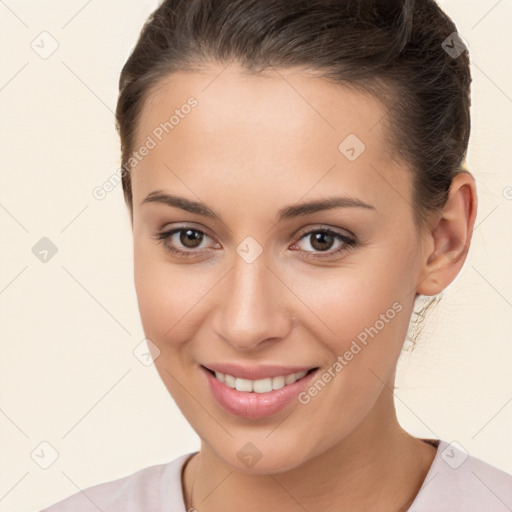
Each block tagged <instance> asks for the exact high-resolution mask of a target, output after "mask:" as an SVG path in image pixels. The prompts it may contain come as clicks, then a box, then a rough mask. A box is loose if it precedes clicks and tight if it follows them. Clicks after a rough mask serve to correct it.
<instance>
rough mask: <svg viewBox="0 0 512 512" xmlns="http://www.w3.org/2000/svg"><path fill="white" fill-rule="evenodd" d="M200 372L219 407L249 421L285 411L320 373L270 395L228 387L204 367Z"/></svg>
mask: <svg viewBox="0 0 512 512" xmlns="http://www.w3.org/2000/svg"><path fill="white" fill-rule="evenodd" d="M200 370H201V373H202V374H203V375H204V376H205V379H206V380H207V383H208V385H209V388H210V390H211V392H212V395H213V396H214V397H215V399H216V400H217V402H218V403H219V405H220V406H221V407H223V408H224V410H226V411H227V412H229V413H231V414H234V415H235V416H239V417H242V418H248V419H260V418H266V417H268V416H272V415H273V414H276V413H277V412H279V411H281V410H282V409H284V408H285V407H286V406H287V405H289V404H290V403H291V402H293V401H294V400H296V399H297V397H298V395H299V393H300V392H301V391H303V390H304V389H305V388H306V387H307V386H308V385H309V383H310V382H311V380H312V379H313V378H314V376H315V375H316V374H317V372H318V369H317V370H315V371H312V372H311V373H308V374H307V375H305V376H304V377H302V379H299V380H297V381H295V382H294V383H293V384H289V385H287V386H285V387H283V388H281V389H276V390H273V391H270V392H268V393H254V392H253V393H247V392H243V391H237V390H236V389H233V388H230V387H229V386H226V385H225V384H223V383H222V382H220V381H219V380H217V379H216V378H215V376H214V375H212V374H211V373H210V372H209V371H208V370H207V369H206V368H204V367H203V366H200ZM291 373H295V372H291ZM228 374H229V373H228ZM230 375H232V374H230ZM281 375H283V374H281Z"/></svg>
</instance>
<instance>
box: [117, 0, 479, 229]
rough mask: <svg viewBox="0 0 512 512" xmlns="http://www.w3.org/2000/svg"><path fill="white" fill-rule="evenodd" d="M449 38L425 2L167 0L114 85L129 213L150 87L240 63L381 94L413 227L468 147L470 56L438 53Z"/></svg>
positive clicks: (440, 196) (439, 15) (440, 17)
mask: <svg viewBox="0 0 512 512" xmlns="http://www.w3.org/2000/svg"><path fill="white" fill-rule="evenodd" d="M456 31H457V29H456V26H455V24H454V23H453V21H452V20H451V19H450V18H449V17H448V16H447V15H446V14H445V13H444V12H443V11H442V10H441V9H440V7H439V6H438V5H437V4H436V2H434V1H433V0H417V1H415V0H356V1H354V0H165V1H164V2H163V3H162V5H161V6H160V7H159V8H158V9H157V10H156V11H155V12H154V13H153V14H152V15H151V16H150V17H149V18H148V20H147V21H146V23H145V25H144V27H143V28H142V31H141V34H140V37H139V40H138V41H137V44H136V46H135V48H134V49H133V51H132V53H131V55H130V57H129V58H128V60H127V62H126V63H125V65H124V67H123V69H122V72H121V76H120V80H119V98H118V102H117V108H116V125H117V129H118V132H119V135H120V138H121V148H122V169H123V170H124V171H127V172H123V173H122V184H123V192H124V196H125V200H126V202H127V204H128V205H129V207H130V210H131V211H133V210H132V209H133V205H132V191H131V179H130V172H129V164H128V161H129V159H130V156H131V154H132V152H133V150H134V147H133V145H134V138H135V135H136V128H137V121H138V117H139V115H140V113H141V110H142V108H143V104H144V101H145V99H146V98H147V97H148V96H149V95H150V93H151V91H152V90H153V88H154V87H155V86H157V85H158V84H159V82H160V81H161V80H162V79H163V78H165V77H166V76H168V75H169V74H170V73H172V72H174V71H181V70H183V71H185V70H189V71H193V70H199V69H201V68H204V67H207V66H208V63H212V62H217V63H229V62H238V63H240V64H242V65H243V67H244V68H245V69H247V71H248V72H252V73H258V72H263V71H264V70H265V68H268V67H270V66H274V67H278V68H279V67H281V68H287V67H292V66H302V67H303V68H304V69H308V70H313V71H315V72H316V73H317V76H321V77H323V78H325V79H327V80H332V81H334V82H336V83H339V84H342V85H345V86H350V87H353V88H356V89H359V90H361V91H366V92H369V93H371V94H374V95H376V96H377V97H378V98H379V99H381V100H382V101H383V102H384V104H385V105H386V107H387V108H388V115H387V116H386V119H385V120H384V122H385V123H386V128H387V129H386V130H385V131H386V133H388V136H389V139H390V143H391V147H392V148H393V149H394V150H395V152H396V155H397V156H399V157H401V158H402V159H403V160H404V161H406V162H408V164H409V166H410V167H411V170H412V171H413V172H414V197H413V201H414V210H415V215H416V221H417V225H418V226H419V225H420V224H421V222H422V221H424V220H425V219H426V217H427V214H428V213H429V212H432V211H436V210H438V209H439V208H441V207H442V206H444V204H445V202H446V199H447V195H448V190H449V188H450V184H451V182H452V179H453V177H454V176H455V175H456V174H457V173H458V172H460V171H461V170H462V165H463V162H464V160H465V157H466V152H467V146H468V139H469V133H470V114H469V108H470V103H471V101H470V83H471V75H470V68H469V56H468V52H467V51H464V52H463V53H462V54H461V55H459V56H458V57H457V58H453V57H452V56H450V54H449V53H447V52H446V51H445V50H444V49H443V42H444V41H445V40H447V39H448V38H449V36H450V35H452V34H453V33H454V32H456ZM452 45H453V44H452Z"/></svg>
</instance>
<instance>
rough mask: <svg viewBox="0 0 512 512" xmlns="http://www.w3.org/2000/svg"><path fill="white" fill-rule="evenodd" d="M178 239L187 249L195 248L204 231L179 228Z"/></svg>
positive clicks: (199, 242) (199, 243)
mask: <svg viewBox="0 0 512 512" xmlns="http://www.w3.org/2000/svg"><path fill="white" fill-rule="evenodd" d="M180 233H181V234H180V236H179V241H180V243H181V244H183V246H184V247H186V248H187V249H196V248H197V247H198V246H199V245H201V242H202V240H203V236H204V233H202V232H201V231H198V230H197V229H182V230H180Z"/></svg>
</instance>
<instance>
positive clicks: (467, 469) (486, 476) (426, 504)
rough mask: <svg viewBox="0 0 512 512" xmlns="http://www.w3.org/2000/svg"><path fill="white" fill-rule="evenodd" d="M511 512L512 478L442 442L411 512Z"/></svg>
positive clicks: (457, 447) (456, 447) (452, 445)
mask: <svg viewBox="0 0 512 512" xmlns="http://www.w3.org/2000/svg"><path fill="white" fill-rule="evenodd" d="M432 510H435V511H436V512H448V511H449V512H459V511H460V512H477V511H478V512H481V511H484V510H488V511H491V510H492V512H502V511H503V512H507V511H508V512H509V511H510V510H512V475H511V474H509V473H506V472H505V471H502V470H501V469H498V468H496V467H494V466H492V465H490V464H488V463H487V462H484V461H482V460H481V459H479V458H477V457H473V456H471V455H469V454H468V453H467V452H466V451H465V450H464V448H462V447H461V446H460V445H459V444H458V443H447V442H446V441H440V442H439V447H438V450H437V455H436V457H435V459H434V461H433V463H432V466H431V468H430V470H429V472H428V474H427V477H426V478H425V481H424V482H423V486H422V487H421V489H420V491H419V493H418V495H417V497H416V500H415V501H414V503H413V506H412V507H411V508H410V509H409V512H427V511H428V512H431V511H432Z"/></svg>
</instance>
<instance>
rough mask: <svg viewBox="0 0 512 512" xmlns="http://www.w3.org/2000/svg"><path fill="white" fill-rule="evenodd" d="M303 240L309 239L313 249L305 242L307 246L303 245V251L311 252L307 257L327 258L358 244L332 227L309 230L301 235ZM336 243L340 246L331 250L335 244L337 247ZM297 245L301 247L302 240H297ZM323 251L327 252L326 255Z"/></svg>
mask: <svg viewBox="0 0 512 512" xmlns="http://www.w3.org/2000/svg"><path fill="white" fill-rule="evenodd" d="M301 240H306V241H308V242H309V246H310V247H311V249H312V250H308V248H307V244H305V245H306V247H305V248H304V245H303V248H302V250H303V252H305V253H309V254H306V256H305V257H306V258H325V257H329V256H333V255H336V254H338V253H341V252H344V251H347V250H348V249H350V248H353V247H355V246H356V244H357V242H356V240H354V239H353V238H351V237H349V236H347V235H344V234H342V233H338V232H337V231H333V230H331V229H316V230H314V231H309V232H307V233H305V234H303V235H302V236H301ZM336 244H338V248H336V249H334V250H331V249H332V247H333V246H334V247H336ZM295 245H297V246H299V247H300V242H297V244H295ZM315 253H316V254H315ZM321 253H325V255H324V254H321Z"/></svg>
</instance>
